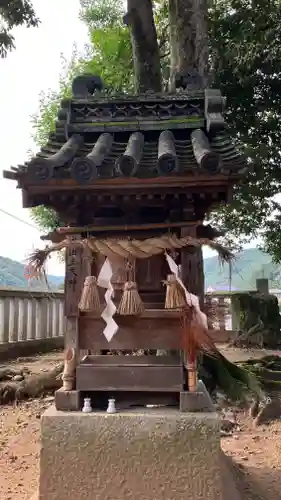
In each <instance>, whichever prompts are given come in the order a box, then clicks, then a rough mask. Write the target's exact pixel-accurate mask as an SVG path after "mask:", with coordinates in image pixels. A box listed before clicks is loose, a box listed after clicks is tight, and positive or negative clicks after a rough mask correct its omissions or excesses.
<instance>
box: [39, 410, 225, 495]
mask: <svg viewBox="0 0 281 500" xmlns="http://www.w3.org/2000/svg"><path fill="white" fill-rule="evenodd" d="M41 425H42V449H41V457H40V491H39V500H58V499H59V500H70V498H75V500H228V499H227V498H226V497H225V496H224V493H223V484H222V474H221V468H220V465H221V449H220V423H219V419H218V416H217V415H216V413H206V414H204V413H193V414H192V413H181V412H179V411H178V410H175V409H167V408H161V409H160V408H159V409H143V411H142V410H136V411H127V412H126V411H123V412H122V413H116V414H113V415H108V414H107V413H101V412H99V413H91V414H83V413H82V412H58V411H56V410H55V408H54V407H52V408H50V409H48V410H47V411H46V412H45V413H44V415H43V417H42V422H41Z"/></svg>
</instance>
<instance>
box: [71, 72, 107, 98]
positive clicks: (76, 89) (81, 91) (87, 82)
mask: <svg viewBox="0 0 281 500" xmlns="http://www.w3.org/2000/svg"><path fill="white" fill-rule="evenodd" d="M104 88H105V85H104V81H103V80H102V78H101V77H100V76H99V75H92V74H91V73H84V74H82V75H78V76H76V77H75V78H74V79H73V81H72V96H73V97H74V98H78V99H79V98H80V99H83V98H84V99H87V98H88V97H90V96H92V95H93V94H94V93H95V92H96V91H97V90H98V91H99V92H101V91H102V90H103V89H104Z"/></svg>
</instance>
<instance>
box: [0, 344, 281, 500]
mask: <svg viewBox="0 0 281 500" xmlns="http://www.w3.org/2000/svg"><path fill="white" fill-rule="evenodd" d="M235 352H236V351H235ZM224 354H225V350H224ZM238 354H239V353H238ZM240 354H241V353H240ZM240 354H239V355H240ZM249 354H250V353H248V358H249V357H250V356H249ZM263 355H264V354H263ZM233 356H234V354H233V352H232V351H231V353H230V356H229V357H231V358H232V359H233ZM61 360H62V353H61V352H59V353H52V354H48V355H43V356H36V357H35V358H25V359H23V358H22V359H19V360H18V361H17V362H14V363H12V365H15V366H16V367H17V368H19V367H25V366H26V367H28V368H29V369H30V370H31V371H32V373H39V372H41V371H45V370H48V369H50V368H52V367H53V366H54V365H55V364H57V363H58V362H60V361H61ZM52 403H53V398H52V397H47V398H43V399H40V400H31V401H27V402H25V403H22V404H20V405H19V406H18V407H13V406H2V407H0V500H29V499H30V497H31V496H32V494H33V493H34V491H36V488H37V486H38V476H39V453H40V417H41V414H42V413H43V412H44V411H45V410H46V408H48V406H49V405H51V404H52ZM238 423H239V426H238V430H237V431H234V432H233V434H231V435H229V436H226V437H223V438H222V449H223V450H224V451H225V453H226V454H227V455H228V456H230V457H231V458H232V459H233V460H234V462H235V463H236V464H237V465H236V469H237V471H238V478H239V479H237V481H238V482H239V483H240V488H241V489H242V490H243V499H245V500H281V488H280V485H281V422H280V421H276V422H273V423H271V424H270V425H267V426H261V427H258V428H256V429H255V428H253V425H252V422H251V421H250V420H249V419H248V417H247V416H246V414H244V413H240V414H239V416H238Z"/></svg>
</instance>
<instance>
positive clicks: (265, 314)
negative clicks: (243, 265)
mask: <svg viewBox="0 0 281 500" xmlns="http://www.w3.org/2000/svg"><path fill="white" fill-rule="evenodd" d="M231 301H232V314H233V315H234V317H235V324H236V327H237V329H238V330H239V331H244V332H247V331H248V330H250V329H251V328H252V327H254V326H256V325H261V327H262V335H263V344H264V345H265V346H267V347H276V346H277V345H278V344H280V342H281V334H280V329H281V317H280V313H279V304H278V300H277V298H276V297H275V295H265V294H261V293H258V292H245V293H235V294H233V295H232V297H231Z"/></svg>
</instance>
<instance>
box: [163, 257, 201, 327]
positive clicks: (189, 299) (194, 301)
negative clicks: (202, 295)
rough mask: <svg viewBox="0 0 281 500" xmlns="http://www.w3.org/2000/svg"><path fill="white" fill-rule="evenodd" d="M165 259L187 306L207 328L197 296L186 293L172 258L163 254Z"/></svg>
mask: <svg viewBox="0 0 281 500" xmlns="http://www.w3.org/2000/svg"><path fill="white" fill-rule="evenodd" d="M165 257H166V260H167V262H168V265H169V268H170V271H171V273H173V274H174V275H175V277H176V280H177V282H178V284H179V285H180V286H181V288H182V289H183V291H184V294H185V299H186V303H187V305H188V306H193V307H194V309H195V310H196V312H197V313H198V317H199V318H200V320H201V322H202V326H203V327H204V328H208V321H207V316H206V314H204V313H203V312H202V311H201V309H200V304H199V299H198V297H197V295H194V294H193V293H190V292H188V291H187V289H186V288H185V286H184V284H183V282H182V280H181V279H180V271H179V268H178V266H177V264H176V263H175V261H174V259H172V257H171V256H170V255H168V254H167V253H166V254H165Z"/></svg>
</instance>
